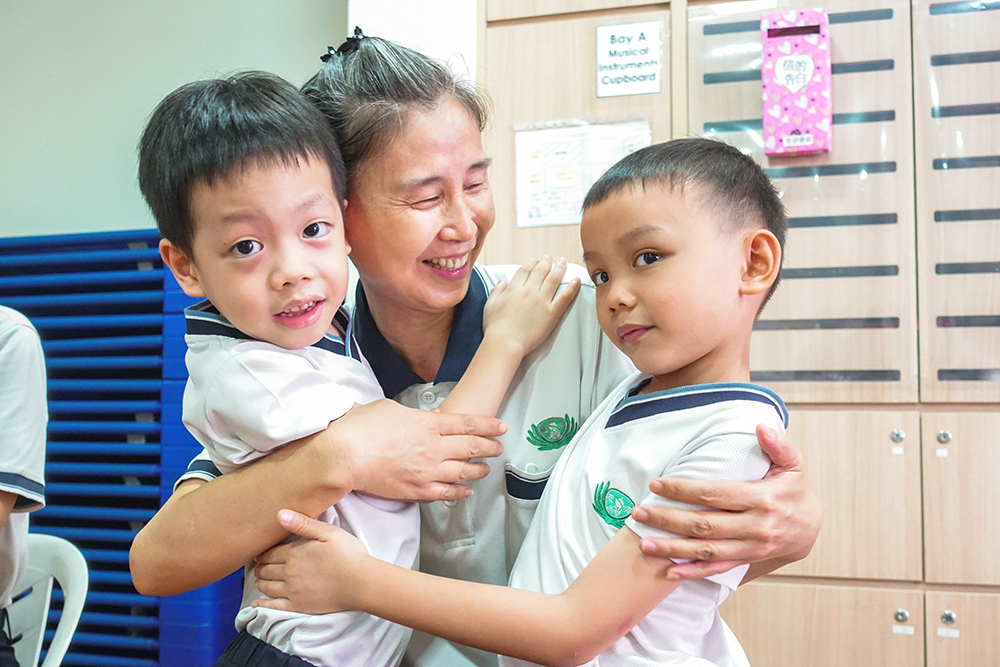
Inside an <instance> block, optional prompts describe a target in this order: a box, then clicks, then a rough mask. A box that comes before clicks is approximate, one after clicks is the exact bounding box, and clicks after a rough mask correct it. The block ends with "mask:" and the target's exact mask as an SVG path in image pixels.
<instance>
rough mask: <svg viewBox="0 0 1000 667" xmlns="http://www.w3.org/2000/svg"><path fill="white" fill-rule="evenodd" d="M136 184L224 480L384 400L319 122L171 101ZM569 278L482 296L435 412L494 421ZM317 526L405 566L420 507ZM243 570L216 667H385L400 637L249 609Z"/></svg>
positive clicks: (360, 504) (273, 80) (226, 83)
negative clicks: (180, 301)
mask: <svg viewBox="0 0 1000 667" xmlns="http://www.w3.org/2000/svg"><path fill="white" fill-rule="evenodd" d="M139 183H140V188H141V190H142V193H143V196H144V197H145V198H146V201H147V203H148V204H149V206H150V208H151V209H152V211H153V215H154V216H155V218H156V221H157V225H158V227H159V229H160V232H161V233H162V235H163V237H164V239H163V240H162V241H161V242H160V254H161V256H162V257H163V260H164V262H165V263H166V264H167V266H169V267H170V270H171V271H172V272H173V274H174V276H175V277H176V278H177V282H178V283H179V284H180V286H181V288H182V289H183V290H184V291H185V293H187V294H188V295H189V296H195V297H204V298H205V299H207V300H206V301H204V302H202V303H200V304H198V305H196V306H193V307H191V308H189V309H188V310H187V311H186V313H185V315H186V319H187V336H186V338H185V340H186V342H187V344H188V353H187V357H186V359H185V361H186V363H187V367H188V372H189V375H190V377H189V380H188V384H187V386H186V388H185V391H184V415H183V419H184V423H185V425H186V426H187V427H188V429H189V430H190V431H191V432H192V434H194V436H195V437H196V438H197V439H198V441H199V442H200V443H201V444H202V445H203V446H204V447H205V448H206V450H207V451H208V453H209V455H210V456H211V459H212V463H214V464H215V465H216V466H217V467H218V468H219V470H221V471H222V472H224V473H226V472H232V471H233V470H236V469H237V468H239V467H240V466H242V465H245V464H247V463H250V462H252V461H254V460H256V459H259V458H260V457H263V456H266V455H267V454H268V453H270V452H272V451H274V450H275V449H277V448H279V447H280V446H281V445H283V444H286V443H288V442H291V441H293V440H297V439H299V438H303V437H305V436H307V435H310V434H312V433H316V432H318V431H321V430H323V429H325V428H326V427H327V426H328V425H329V424H330V422H331V421H333V420H335V419H338V418H339V417H341V416H343V415H344V414H345V413H346V412H347V411H348V410H350V409H351V408H352V407H353V406H354V405H355V404H363V403H367V402H370V401H373V400H376V399H379V398H382V392H381V389H380V388H379V385H378V382H377V380H376V379H375V376H374V375H373V373H372V371H371V368H370V367H369V365H368V362H367V361H366V360H365V359H364V358H363V357H362V355H361V353H360V351H359V349H358V347H357V345H356V344H355V342H354V341H353V339H352V337H351V324H350V319H349V317H348V314H347V311H346V310H345V309H344V308H343V307H342V306H341V304H342V303H343V300H344V295H345V294H346V292H347V288H348V265H347V255H348V253H349V252H350V246H349V245H348V244H347V242H346V241H345V238H344V224H343V207H344V205H345V204H344V193H345V176H344V166H343V161H342V159H341V156H340V152H339V150H338V148H337V145H336V142H335V140H334V137H333V134H332V132H331V130H330V128H329V127H328V125H327V122H326V119H325V118H324V116H323V115H322V114H321V113H320V112H319V111H318V110H316V109H315V108H314V107H313V106H312V104H311V103H310V102H309V101H308V100H307V99H306V98H305V97H304V96H303V95H302V94H301V93H300V92H299V91H298V90H296V89H295V87H294V86H292V85H291V84H289V83H288V82H286V81H284V80H282V79H280V78H278V77H275V76H272V75H269V74H265V73H260V72H247V73H243V74H240V75H236V76H233V77H230V78H227V79H217V80H208V81H197V82H194V83H190V84H187V85H185V86H182V87H180V88H179V89H177V90H176V91H174V92H173V93H171V94H170V95H168V96H167V97H166V98H165V99H164V100H163V101H162V102H161V103H160V104H159V106H157V108H156V110H155V111H154V112H153V114H152V115H151V117H150V119H149V122H148V123H147V125H146V128H145V130H144V132H143V136H142V139H141V141H140V146H139ZM564 269H565V261H559V262H552V261H550V260H548V259H544V260H541V261H538V262H532V263H530V264H528V265H526V266H524V267H522V268H521V269H520V270H519V271H518V272H517V273H516V274H515V276H514V277H513V279H512V280H511V283H510V284H509V285H502V286H501V287H498V288H497V289H495V290H494V293H493V294H492V295H491V297H490V301H489V302H488V303H487V307H486V312H485V315H484V337H483V342H482V344H481V346H480V349H479V351H478V352H477V354H476V356H475V357H474V359H473V361H472V363H471V364H470V366H469V369H468V371H467V373H466V375H465V377H463V378H462V380H461V381H460V382H459V383H458V385H457V386H456V388H455V389H454V391H453V392H452V394H451V396H450V397H449V399H448V400H447V401H446V402H445V403H444V404H443V405H442V410H444V411H450V412H459V413H475V414H493V413H495V412H496V410H497V408H498V406H499V403H500V401H501V400H502V398H503V396H504V393H505V392H506V390H507V384H508V383H509V382H510V380H511V379H512V377H513V375H514V373H515V372H516V371H517V367H518V365H519V364H520V362H521V359H522V357H523V356H524V355H525V354H527V353H528V352H530V351H531V350H532V349H533V348H534V347H535V346H537V345H538V344H539V343H540V342H541V341H542V340H543V339H544V338H545V337H546V336H547V335H548V333H549V332H550V331H551V330H552V329H553V327H554V326H555V325H556V324H557V323H558V321H559V318H560V316H561V314H562V312H563V311H564V310H565V309H566V307H568V306H569V304H570V303H571V302H572V300H573V298H574V297H575V295H576V292H577V290H578V288H579V282H578V281H577V282H573V283H571V284H570V287H569V288H568V289H566V290H563V291H562V292H560V293H559V294H558V295H556V290H557V288H558V287H559V284H560V279H561V277H562V275H563V272H564ZM319 520H321V521H324V522H327V523H329V524H336V525H339V526H341V527H342V528H343V529H345V530H347V531H349V532H350V533H352V534H353V535H355V536H356V537H357V538H358V539H359V540H360V541H361V543H362V544H364V548H365V551H366V555H370V556H372V557H373V558H376V559H380V560H381V561H382V562H386V563H394V564H395V565H398V566H401V567H403V568H410V567H413V565H414V562H415V560H416V556H417V546H418V545H417V541H418V535H419V514H418V511H417V507H416V505H414V504H412V503H405V502H399V501H391V500H384V499H380V498H374V497H371V496H364V495H360V494H356V493H348V494H347V495H346V496H344V497H343V498H341V499H340V500H339V501H338V502H337V504H336V505H334V506H333V507H330V508H329V509H328V510H327V511H326V512H324V513H323V514H322V515H321V516H320V517H319ZM252 565H253V564H252V563H251V566H248V568H247V576H246V579H245V583H244V597H243V605H242V609H241V610H240V612H239V615H238V616H237V623H236V625H237V628H238V629H239V630H240V631H241V632H240V634H239V635H238V636H237V637H236V639H235V640H234V641H233V643H232V644H231V645H230V647H229V648H228V649H227V650H226V653H225V654H224V655H223V657H222V658H220V661H219V663H218V664H220V665H261V666H264V665H278V664H280V665H308V664H314V665H320V666H326V665H331V666H332V665H337V666H338V667H340V666H344V665H356V666H357V667H362V666H363V667H371V666H373V665H374V666H380V665H395V664H397V663H398V662H399V660H400V659H401V657H402V653H403V649H404V648H405V646H406V642H407V640H408V637H409V632H410V631H409V630H408V629H407V628H403V627H401V626H398V625H395V624H393V623H390V622H387V621H383V620H382V619H380V618H377V617H375V616H371V615H368V614H365V613H361V612H350V613H337V614H325V615H322V616H309V615H303V614H297V613H291V612H285V611H277V610H274V609H264V608H255V607H252V606H251V601H253V600H255V599H258V598H260V597H261V596H260V593H258V592H257V590H256V588H255V587H254V582H255V579H254V576H253V568H252Z"/></svg>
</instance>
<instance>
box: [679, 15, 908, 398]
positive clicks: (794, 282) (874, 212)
mask: <svg viewBox="0 0 1000 667" xmlns="http://www.w3.org/2000/svg"><path fill="white" fill-rule="evenodd" d="M766 5H767V6H766V7H764V6H762V4H761V3H757V2H728V3H712V4H698V5H692V6H691V7H690V8H689V10H688V45H689V58H688V72H689V88H690V94H689V120H690V124H689V130H690V132H691V133H692V134H697V135H707V136H714V137H717V138H719V139H722V140H723V141H727V142H730V143H733V144H734V145H736V146H737V147H739V148H740V149H741V150H743V151H745V152H747V153H749V154H751V155H753V156H754V157H755V158H756V159H757V160H758V161H760V162H761V164H762V165H764V166H765V168H766V169H767V171H768V173H769V175H770V176H771V178H772V179H773V180H774V182H775V185H776V186H777V187H778V189H779V190H780V191H781V192H782V196H783V200H784V202H785V205H786V207H787V209H788V214H789V226H790V229H791V233H790V237H789V242H788V244H787V248H786V264H785V267H786V270H785V272H784V278H783V283H782V286H781V287H780V288H779V289H778V291H777V292H776V293H775V296H774V299H773V301H772V303H771V304H770V305H769V306H768V308H767V309H765V311H764V312H763V314H762V315H761V320H760V322H759V325H758V327H757V333H756V334H755V339H756V340H755V343H754V354H753V355H752V356H751V369H752V370H753V371H754V379H755V380H756V381H758V382H762V383H764V384H766V385H769V386H771V387H773V388H774V389H776V390H777V391H778V392H779V393H781V394H782V396H784V398H785V400H786V401H790V402H809V403H813V402H830V403H840V402H887V403H900V402H916V400H917V393H918V366H917V357H918V351H917V328H916V321H917V309H916V306H917V295H916V260H915V257H916V249H915V244H914V219H915V215H914V204H913V197H914V195H913V124H912V113H911V107H912V78H911V67H910V60H911V58H910V21H909V3H907V2H906V1H905V0H880V1H879V2H877V3H872V2H868V1H866V0H831V2H828V3H826V5H825V7H826V8H827V10H828V12H829V16H830V41H831V59H832V62H833V74H834V76H833V81H832V95H833V113H834V117H833V124H834V129H833V150H832V151H831V152H829V153H820V154H816V155H805V156H794V157H780V158H775V157H772V158H768V157H767V156H766V155H765V154H764V150H763V144H762V138H761V127H762V121H761V97H760V95H761V87H760V66H761V64H760V63H761V42H760V28H759V20H760V16H761V13H762V12H764V11H773V10H781V9H799V8H801V6H800V5H799V4H796V3H795V2H793V1H792V0H777V1H776V2H771V3H766ZM817 350H824V351H826V353H824V354H817Z"/></svg>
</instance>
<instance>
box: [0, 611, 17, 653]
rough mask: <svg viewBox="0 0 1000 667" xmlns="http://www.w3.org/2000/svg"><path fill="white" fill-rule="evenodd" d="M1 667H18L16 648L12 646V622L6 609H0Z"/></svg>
mask: <svg viewBox="0 0 1000 667" xmlns="http://www.w3.org/2000/svg"><path fill="white" fill-rule="evenodd" d="M0 667H18V665H17V660H15V659H14V647H13V646H11V645H10V622H9V621H8V620H7V610H6V609H0Z"/></svg>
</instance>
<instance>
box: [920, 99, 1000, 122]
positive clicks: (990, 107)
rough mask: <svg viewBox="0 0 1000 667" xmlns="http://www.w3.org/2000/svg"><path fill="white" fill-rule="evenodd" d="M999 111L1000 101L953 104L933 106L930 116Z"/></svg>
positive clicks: (985, 113) (979, 113)
mask: <svg viewBox="0 0 1000 667" xmlns="http://www.w3.org/2000/svg"><path fill="white" fill-rule="evenodd" d="M998 113H1000V102H990V103H989V104H955V105H953V106H947V107H933V108H932V109H931V118H954V117H955V116H989V115H992V114H998Z"/></svg>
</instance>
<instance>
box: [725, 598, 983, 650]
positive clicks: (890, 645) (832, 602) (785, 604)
mask: <svg viewBox="0 0 1000 667" xmlns="http://www.w3.org/2000/svg"><path fill="white" fill-rule="evenodd" d="M899 609H903V610H905V611H906V612H907V616H908V618H907V620H906V621H903V622H899V621H896V620H895V618H894V616H895V614H896V612H897V610H899ZM721 613H722V617H723V618H724V619H725V621H726V623H728V624H729V626H730V627H731V628H732V630H733V632H734V633H735V634H736V637H737V638H738V639H739V640H740V643H741V644H742V645H743V648H744V649H745V650H746V652H747V656H748V657H749V658H750V664H751V665H753V666H754V667H791V666H792V665H795V666H798V665H808V666H809V667H844V666H845V665H879V666H880V667H918V666H921V665H923V664H924V633H923V625H924V624H923V594H922V593H921V592H920V591H911V590H896V589H882V588H853V587H846V586H845V587H834V586H815V585H807V584H787V583H774V582H754V583H750V584H747V585H746V586H741V587H740V588H739V590H737V591H735V592H733V593H732V594H731V595H730V596H729V599H728V600H726V602H725V603H724V604H723V605H722V608H721ZM953 664H974V663H953Z"/></svg>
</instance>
